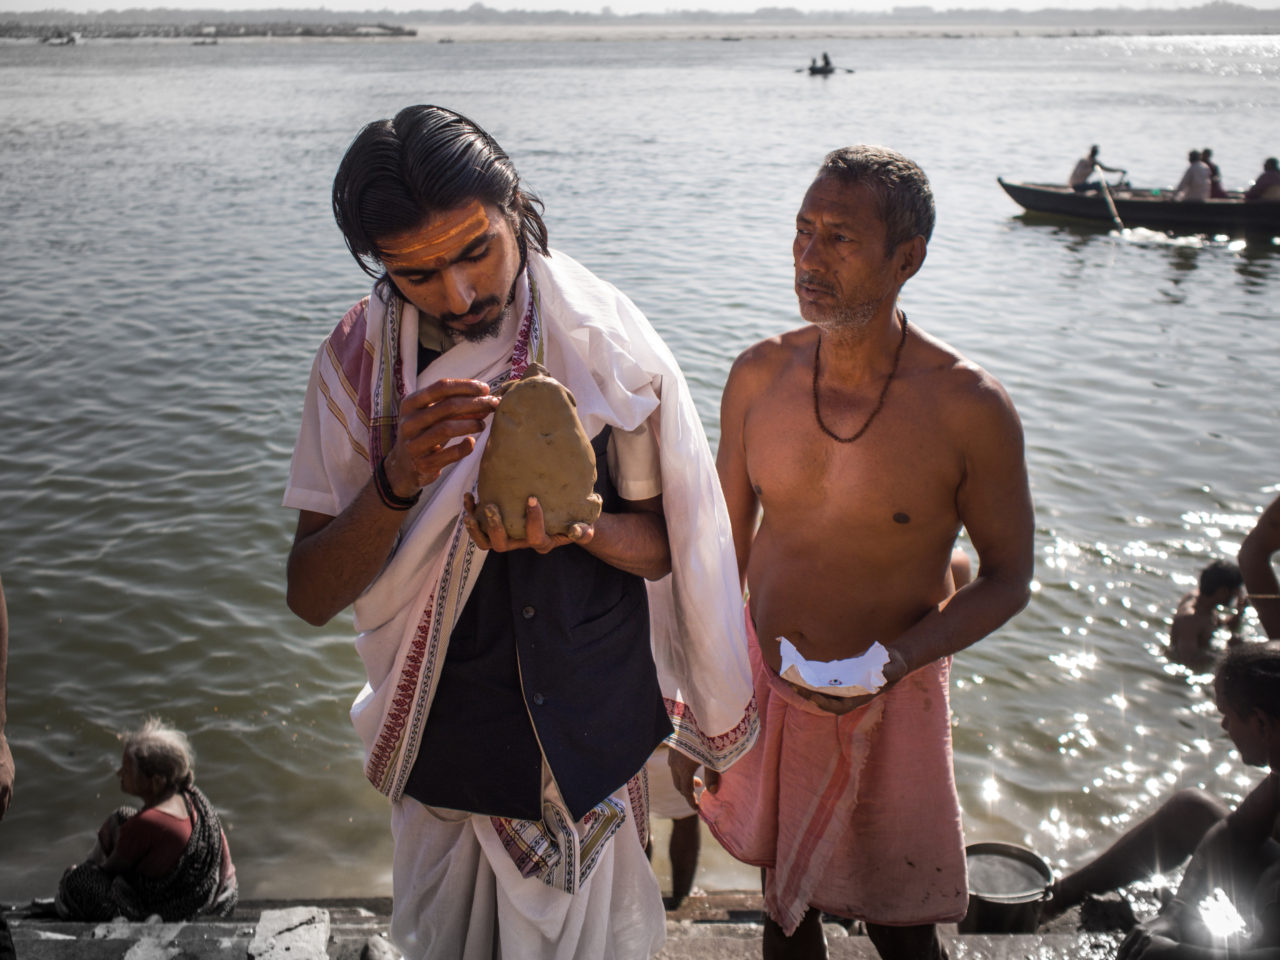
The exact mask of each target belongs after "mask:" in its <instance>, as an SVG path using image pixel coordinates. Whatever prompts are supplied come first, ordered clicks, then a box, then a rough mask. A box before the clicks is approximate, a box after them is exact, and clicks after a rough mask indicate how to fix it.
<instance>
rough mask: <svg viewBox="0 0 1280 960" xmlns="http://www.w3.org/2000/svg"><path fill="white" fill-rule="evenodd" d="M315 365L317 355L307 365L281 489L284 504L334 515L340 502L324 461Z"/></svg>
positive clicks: (317, 362)
mask: <svg viewBox="0 0 1280 960" xmlns="http://www.w3.org/2000/svg"><path fill="white" fill-rule="evenodd" d="M319 364H320V357H319V355H317V357H316V360H315V362H314V363H313V364H312V365H311V379H310V381H309V382H308V383H307V397H306V400H305V401H304V402H303V406H302V424H301V426H300V427H299V428H298V442H297V444H296V445H295V446H294V448H293V459H292V461H291V462H290V463H289V483H288V486H286V487H285V491H284V506H286V507H293V508H294V509H295V510H310V511H313V512H315V513H323V514H325V515H327V516H330V517H336V516H337V515H338V514H339V513H341V512H342V505H341V504H340V503H339V499H338V494H337V492H336V491H335V490H334V485H333V483H332V481H331V479H330V477H329V471H328V469H327V468H326V466H325V460H324V443H323V440H322V436H323V428H322V426H321V423H320V415H321V410H320V407H321V403H322V400H323V398H322V397H321V394H320V383H319V380H320V374H319V370H318V367H319Z"/></svg>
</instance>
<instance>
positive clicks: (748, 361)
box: [729, 327, 817, 380]
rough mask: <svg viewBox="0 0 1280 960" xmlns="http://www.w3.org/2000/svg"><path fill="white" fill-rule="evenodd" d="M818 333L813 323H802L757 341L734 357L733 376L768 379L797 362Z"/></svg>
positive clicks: (808, 348) (811, 345)
mask: <svg viewBox="0 0 1280 960" xmlns="http://www.w3.org/2000/svg"><path fill="white" fill-rule="evenodd" d="M816 337H817V332H816V329H815V328H813V327H799V328H797V329H795V330H789V331H787V332H786V333H781V334H778V335H777V336H775V337H767V338H766V339H764V340H760V341H758V342H757V343H753V344H752V345H751V346H749V347H747V349H745V350H743V351H742V353H740V354H738V358H737V359H736V360H734V361H733V369H732V370H730V372H729V376H730V378H738V379H747V380H757V379H761V380H767V379H768V378H770V377H774V376H777V375H778V374H779V373H781V372H782V371H783V370H784V369H786V367H787V366H788V365H789V364H791V363H794V362H795V360H796V357H797V355H798V354H799V353H800V352H801V351H803V350H810V351H811V350H812V349H813V343H814V341H815V339H816Z"/></svg>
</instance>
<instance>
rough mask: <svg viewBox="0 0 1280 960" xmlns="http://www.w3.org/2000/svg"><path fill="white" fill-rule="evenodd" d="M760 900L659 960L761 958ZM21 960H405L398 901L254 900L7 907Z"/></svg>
mask: <svg viewBox="0 0 1280 960" xmlns="http://www.w3.org/2000/svg"><path fill="white" fill-rule="evenodd" d="M760 899H761V898H760V896H759V894H753V893H719V894H710V895H706V896H697V897H691V898H690V899H689V900H687V901H686V902H685V903H684V904H682V905H681V907H680V908H679V909H678V910H674V911H671V912H669V913H668V914H667V918H668V919H667V943H666V946H665V947H664V948H663V949H662V951H661V952H660V953H659V954H658V957H657V960H759V957H760V949H761V948H760V937H761V933H762V929H763V928H762V924H761V921H762V919H763V915H762V913H761V906H762V905H761V902H760ZM0 911H3V912H4V916H5V919H6V920H7V922H8V924H9V928H10V930H11V932H12V934H13V939H14V945H15V946H16V948H17V952H18V957H19V958H20V960H399V958H400V954H399V952H398V951H397V950H395V948H394V947H392V946H391V943H390V941H389V940H388V939H387V935H386V934H387V926H388V923H389V921H390V916H391V900H390V898H387V897H379V898H366V899H358V898H355V899H345V900H314V901H305V902H304V901H283V900H258V901H247V902H245V903H242V904H240V906H239V907H237V909H236V912H235V914H234V916H232V917H230V918H229V919H210V920H200V921H197V922H194V923H168V924H165V923H158V922H157V923H126V922H123V921H115V922H112V923H102V924H93V923H67V922H65V921H62V920H58V919H55V918H50V917H48V916H40V915H39V911H33V910H32V909H31V908H29V907H9V908H3V907H0ZM823 930H824V932H825V933H826V936H827V946H828V951H829V954H830V960H878V957H877V954H876V951H875V948H874V947H873V946H872V945H871V941H870V940H868V939H867V938H866V937H865V936H863V935H862V934H861V933H860V932H859V930H858V927H857V926H856V925H854V927H853V932H852V933H851V932H850V931H849V930H847V929H846V928H845V927H844V926H843V925H841V924H837V923H824V925H823ZM1121 938H1122V935H1121V934H1119V933H1084V932H1080V933H1075V932H1068V931H1063V929H1062V927H1061V926H1060V925H1057V924H1055V926H1054V929H1053V931H1052V932H1045V933H1036V934H958V933H956V932H955V927H954V925H952V926H951V927H950V928H947V927H944V928H943V939H944V940H945V941H946V943H947V947H948V950H949V951H950V953H951V958H952V960H1109V958H1111V957H1113V956H1114V955H1115V951H1116V947H1117V946H1118V945H1119V943H1120V940H1121Z"/></svg>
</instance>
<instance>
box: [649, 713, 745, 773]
mask: <svg viewBox="0 0 1280 960" xmlns="http://www.w3.org/2000/svg"><path fill="white" fill-rule="evenodd" d="M663 702H664V703H665V704H666V707H667V716H668V717H670V718H671V725H672V726H673V727H675V733H673V734H672V735H671V736H669V737H668V738H667V742H668V743H672V744H674V745H676V746H678V747H679V748H680V749H681V751H683V752H684V753H686V754H688V755H689V756H691V757H694V758H695V759H697V760H699V761H700V762H701V763H702V764H704V765H705V766H707V767H710V768H711V769H712V770H723V769H724V768H725V767H727V766H729V765H730V764H732V763H733V761H735V760H737V759H738V757H740V756H741V755H742V754H744V753H746V752H747V750H749V749H750V748H751V745H752V744H753V743H754V742H755V739H756V734H757V733H759V731H760V714H759V711H758V708H757V706H756V698H755V695H754V694H753V695H752V697H751V702H750V703H749V704H747V709H746V712H745V713H743V715H742V719H741V720H739V721H738V723H737V725H736V726H735V727H734V728H733V729H732V730H728V731H726V732H724V733H720V734H716V735H714V736H708V735H707V734H705V733H703V732H702V728H701V727H700V726H699V725H698V719H697V717H695V716H694V715H693V710H691V709H690V707H689V705H688V704H687V703H684V702H682V701H678V700H672V699H671V698H669V697H663Z"/></svg>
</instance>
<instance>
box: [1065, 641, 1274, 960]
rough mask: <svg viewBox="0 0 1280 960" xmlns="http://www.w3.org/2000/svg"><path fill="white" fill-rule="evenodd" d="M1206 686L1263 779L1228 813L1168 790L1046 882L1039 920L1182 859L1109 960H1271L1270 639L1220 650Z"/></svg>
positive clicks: (1215, 802) (1198, 796) (1211, 801)
mask: <svg viewBox="0 0 1280 960" xmlns="http://www.w3.org/2000/svg"><path fill="white" fill-rule="evenodd" d="M1213 688H1214V699H1215V701H1216V703H1217V706H1218V709H1219V711H1221V713H1222V728H1223V730H1225V731H1226V733H1227V736H1228V738H1229V739H1230V741H1231V744H1232V746H1234V747H1235V749H1236V750H1237V751H1238V752H1239V754H1240V759H1241V760H1242V761H1244V762H1245V763H1246V764H1249V765H1250V766H1255V767H1268V768H1270V769H1269V773H1268V774H1267V776H1266V777H1265V778H1264V779H1263V780H1262V782H1261V783H1259V784H1258V785H1257V786H1256V787H1254V788H1253V790H1251V791H1250V792H1249V794H1248V795H1247V796H1246V797H1245V798H1244V800H1242V801H1241V802H1240V805H1239V806H1237V807H1236V809H1235V810H1234V811H1232V810H1231V809H1230V808H1228V807H1227V805H1226V804H1225V803H1223V802H1222V801H1221V800H1219V799H1218V798H1216V797H1212V796H1210V795H1208V794H1206V793H1204V792H1203V791H1200V790H1182V791H1179V792H1178V793H1176V794H1174V795H1173V796H1172V797H1170V798H1169V799H1168V800H1166V801H1165V802H1164V803H1163V804H1162V805H1161V806H1160V808H1159V809H1158V810H1157V811H1156V812H1155V813H1154V814H1152V815H1151V816H1150V817H1148V818H1147V819H1146V820H1144V821H1142V822H1141V823H1140V824H1138V825H1137V826H1136V827H1134V828H1133V829H1132V830H1130V831H1128V832H1127V833H1126V834H1124V836H1122V837H1121V838H1120V839H1119V840H1117V841H1116V842H1115V843H1114V844H1112V846H1111V847H1109V848H1108V849H1107V850H1106V852H1105V853H1103V854H1102V855H1101V856H1099V857H1098V858H1097V859H1096V860H1094V861H1091V862H1090V863H1088V864H1087V865H1085V866H1084V867H1082V868H1080V869H1078V870H1076V871H1073V872H1072V873H1070V874H1068V875H1067V876H1065V877H1063V878H1061V879H1059V880H1058V881H1057V882H1055V883H1054V885H1053V888H1052V896H1051V899H1050V901H1049V903H1048V904H1047V906H1046V909H1045V911H1044V913H1043V915H1042V921H1044V920H1049V919H1052V918H1053V917H1056V916H1058V915H1060V914H1061V913H1063V912H1064V911H1066V910H1067V909H1069V908H1070V907H1073V906H1075V905H1076V904H1078V903H1080V902H1081V901H1083V900H1084V899H1085V898H1086V897H1088V896H1089V895H1090V894H1094V893H1103V892H1106V891H1110V890H1118V889H1120V888H1122V887H1124V886H1127V885H1128V884H1130V883H1133V882H1135V881H1137V880H1141V879H1143V878H1146V877H1149V876H1152V875H1154V874H1157V873H1165V872H1168V871H1171V870H1174V869H1176V868H1177V867H1178V866H1179V865H1180V864H1182V863H1183V862H1185V861H1186V859H1187V857H1188V856H1190V857H1191V860H1190V863H1189V864H1188V865H1187V868H1186V871H1185V872H1184V873H1183V876H1182V881H1181V883H1180V884H1179V886H1178V890H1177V893H1176V894H1175V895H1174V897H1173V899H1172V900H1170V901H1169V902H1168V903H1167V904H1165V905H1164V907H1163V908H1162V909H1161V910H1160V912H1159V913H1158V914H1157V915H1156V916H1155V917H1152V918H1150V919H1148V920H1144V921H1143V922H1142V923H1140V924H1138V925H1137V926H1136V927H1134V928H1133V930H1132V931H1131V932H1130V933H1129V935H1128V936H1127V937H1126V939H1125V941H1124V942H1123V943H1122V944H1121V946H1120V950H1119V953H1118V954H1117V956H1118V958H1119V960H1182V958H1185V960H1228V958H1230V960H1264V958H1270V960H1275V958H1280V842H1278V841H1280V772H1278V771H1280V643H1278V642H1276V641H1269V642H1267V643H1247V644H1239V645H1237V646H1234V647H1232V648H1230V649H1229V650H1228V651H1227V652H1226V654H1224V656H1223V658H1222V660H1221V662H1220V663H1219V664H1218V668H1217V670H1216V671H1215V677H1214V685H1213ZM1227 904H1229V905H1230V907H1229V908H1228V907H1227V906H1226V905H1227Z"/></svg>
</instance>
